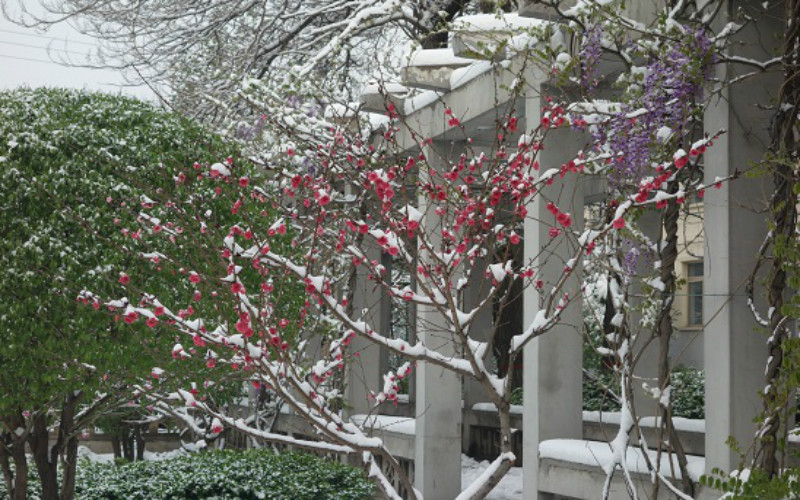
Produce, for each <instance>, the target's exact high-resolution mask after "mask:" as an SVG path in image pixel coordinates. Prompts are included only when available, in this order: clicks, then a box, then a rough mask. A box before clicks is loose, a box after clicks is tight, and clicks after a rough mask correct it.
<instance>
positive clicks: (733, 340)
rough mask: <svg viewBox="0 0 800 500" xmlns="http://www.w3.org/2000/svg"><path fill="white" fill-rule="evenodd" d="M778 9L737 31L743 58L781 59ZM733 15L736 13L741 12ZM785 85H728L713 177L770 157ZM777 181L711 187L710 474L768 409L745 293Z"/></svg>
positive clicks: (731, 459)
mask: <svg viewBox="0 0 800 500" xmlns="http://www.w3.org/2000/svg"><path fill="white" fill-rule="evenodd" d="M740 4H741V5H740ZM756 4H758V5H760V2H736V3H735V4H734V5H735V7H734V6H731V5H727V6H726V8H728V9H734V8H736V9H738V8H740V7H741V8H746V7H747V6H748V5H751V6H752V5H756ZM771 10H772V12H770V13H769V14H762V13H758V14H756V15H755V18H756V19H758V21H757V23H756V24H751V25H748V26H747V27H746V28H745V29H744V30H743V31H742V32H741V33H740V34H739V35H737V37H738V38H740V39H741V41H742V44H741V45H736V46H735V47H734V48H733V49H732V50H734V51H735V52H736V55H738V56H740V57H745V58H752V59H755V60H766V59H769V58H770V57H773V56H774V54H772V53H771V52H770V50H771V48H774V47H775V46H776V45H777V43H778V40H777V37H776V35H777V34H778V33H781V31H780V30H781V29H782V27H781V22H780V19H781V17H782V12H781V7H780V6H776V7H773V8H772V9H771ZM726 14H727V15H728V16H733V15H734V12H728V13H726ZM722 17H724V18H725V17H726V16H722ZM727 19H728V18H725V19H721V20H720V23H724V22H725V21H726V20H727ZM717 71H718V74H717V77H719V78H721V79H722V81H730V80H731V79H732V78H735V77H736V76H737V75H738V74H741V73H743V72H750V71H751V69H750V68H746V67H741V66H736V65H720V66H719V67H718V68H717ZM779 83H780V73H779V72H775V73H773V74H761V75H758V76H755V77H752V78H750V79H747V80H745V81H744V82H742V83H737V84H735V85H733V86H731V87H727V88H726V89H724V90H723V91H722V92H721V95H720V96H719V97H715V98H714V100H713V101H712V105H711V106H710V107H709V109H708V111H707V112H706V115H705V130H706V131H707V132H708V133H710V134H714V133H717V132H719V131H720V130H722V129H725V130H727V133H726V134H724V135H723V136H721V137H720V138H718V139H717V140H716V142H715V143H714V146H713V147H712V148H710V149H709V151H708V152H707V153H706V155H705V169H706V170H705V179H706V181H707V182H713V181H714V179H715V178H716V177H725V176H727V175H730V174H732V173H733V172H735V171H746V170H748V169H749V168H750V167H751V164H752V162H758V161H760V160H761V159H762V158H763V157H764V154H765V153H766V148H767V145H768V144H769V138H768V128H769V124H770V118H771V116H772V113H773V112H772V111H769V110H764V109H763V107H762V106H768V105H774V104H775V102H774V100H775V97H776V96H777V93H778V86H779ZM770 186H771V182H770V179H769V178H767V177H761V178H756V179H751V178H748V177H747V176H743V177H741V178H739V179H736V180H734V181H732V182H729V183H725V184H723V186H722V188H721V189H709V190H707V191H706V193H705V197H704V208H705V221H704V223H705V245H706V249H705V261H704V262H705V275H704V277H703V279H704V284H703V293H704V296H703V321H704V322H705V333H704V335H705V339H704V340H705V342H704V357H705V371H706V423H707V425H706V472H707V473H710V472H711V469H712V468H714V467H719V468H720V469H722V470H725V471H730V470H731V469H733V468H734V467H737V466H738V463H739V458H738V456H736V454H735V453H733V452H732V451H731V449H730V447H729V446H728V445H726V444H725V442H726V440H727V439H728V437H729V436H732V437H733V438H735V439H736V440H737V441H738V442H739V444H741V445H742V448H743V449H746V448H747V447H748V446H749V445H750V443H751V442H752V440H753V436H754V432H755V424H753V418H754V417H755V416H756V415H757V414H758V413H759V411H760V410H761V399H760V397H759V395H758V393H759V391H761V390H762V389H763V385H764V366H765V363H766V358H767V354H768V353H767V348H766V344H765V340H766V337H765V336H764V334H763V333H761V332H759V331H757V325H756V323H755V321H754V320H753V317H752V315H751V313H750V311H749V309H748V306H747V303H746V300H745V297H744V284H745V281H746V279H747V277H748V275H749V274H750V273H751V272H752V270H753V268H754V265H755V262H756V252H757V250H758V247H759V245H760V243H761V242H762V240H763V238H764V236H765V234H766V229H767V228H766V220H765V214H764V213H763V211H762V210H763V209H764V208H765V207H766V205H767V196H768V194H769V188H770ZM760 211H761V212H760ZM759 305H762V306H763V304H759ZM762 310H763V309H762Z"/></svg>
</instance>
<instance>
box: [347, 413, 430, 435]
mask: <svg viewBox="0 0 800 500" xmlns="http://www.w3.org/2000/svg"><path fill="white" fill-rule="evenodd" d="M350 420H352V422H353V423H354V424H356V425H357V426H359V427H360V428H362V429H375V430H384V431H391V432H397V433H399V434H410V435H412V436H413V435H414V433H415V432H416V431H415V429H416V421H415V420H414V419H413V418H410V417H392V416H389V415H353V416H352V417H350Z"/></svg>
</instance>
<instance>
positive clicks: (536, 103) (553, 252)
mask: <svg viewBox="0 0 800 500" xmlns="http://www.w3.org/2000/svg"><path fill="white" fill-rule="evenodd" d="M540 110H541V96H540V91H539V88H538V85H537V86H536V88H533V89H531V90H529V91H528V95H526V104H525V116H526V120H527V128H528V129H529V130H530V129H532V128H534V127H535V126H536V125H537V124H538V122H539V118H540V113H541V111H540ZM571 134H573V133H571V132H570V131H569V130H553V131H551V132H550V133H549V134H548V136H547V139H546V141H545V149H544V150H543V151H542V153H543V154H542V155H541V157H540V163H541V165H542V171H544V170H547V169H548V168H553V167H558V166H560V165H561V164H562V163H563V162H564V161H566V160H568V159H569V158H570V157H571V156H570V154H571V153H575V152H576V151H577V149H578V148H579V146H578V145H577V144H576V143H575V141H574V135H571ZM548 201H554V202H555V203H556V204H557V205H558V206H559V207H560V208H561V209H562V210H564V211H568V212H570V213H571V214H572V219H573V225H572V227H571V229H572V230H574V231H580V230H581V228H582V227H583V188H582V186H580V185H579V184H578V183H577V182H576V180H575V176H568V177H565V178H564V179H557V180H556V182H554V183H553V185H552V186H550V187H548V188H546V189H544V190H543V191H541V192H540V194H539V195H538V196H536V198H535V200H534V201H533V203H532V204H531V206H530V207H529V209H528V210H529V213H528V218H527V219H526V220H525V234H524V236H525V262H529V261H530V260H531V259H535V265H536V266H537V269H539V271H538V274H539V275H540V276H541V277H542V278H543V279H545V284H544V287H543V288H542V291H543V292H546V291H549V290H550V289H551V288H552V286H553V284H554V283H555V280H557V279H559V278H561V276H562V275H563V268H564V264H565V263H566V261H567V260H568V259H570V258H571V257H572V254H573V253H574V246H575V245H574V244H573V242H574V239H572V238H566V237H564V236H561V237H559V238H557V239H556V240H555V241H553V240H552V239H551V238H550V236H549V234H548V231H549V229H550V227H552V226H553V225H554V224H555V219H554V217H553V215H552V214H550V213H549V212H548V211H547V209H546V208H545V207H546V205H547V202H548ZM564 291H569V292H570V296H571V297H574V299H573V302H572V303H571V304H570V305H569V307H568V308H567V309H566V310H565V311H564V312H563V314H562V319H561V322H560V323H559V325H557V326H556V327H554V328H553V329H552V330H551V331H550V332H548V333H546V334H544V335H543V336H541V337H539V338H537V339H535V340H533V341H532V342H531V343H529V344H528V345H527V346H526V347H525V349H524V355H523V359H524V368H523V374H524V375H523V393H524V402H523V411H524V413H523V434H522V436H523V438H522V439H523V460H524V462H523V473H524V474H523V484H524V488H523V498H524V499H525V500H537V499H539V498H540V496H539V477H538V474H539V443H540V442H541V441H543V440H546V439H554V438H577V439H580V438H581V434H582V392H581V380H582V360H583V350H582V346H583V315H582V313H581V305H580V273H574V274H573V277H572V278H571V279H570V280H569V282H568V283H567V286H566V288H565V289H564ZM542 299H543V296H542V295H540V294H539V292H538V290H537V289H536V288H535V287H529V288H527V289H525V293H524V300H525V308H524V316H523V318H524V321H523V324H524V325H526V326H527V325H529V324H531V322H532V321H533V319H534V317H535V316H536V313H537V311H538V309H539V306H540V304H541V300H542ZM544 496H545V495H542V497H544Z"/></svg>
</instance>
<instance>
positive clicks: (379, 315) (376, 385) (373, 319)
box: [345, 245, 390, 415]
mask: <svg viewBox="0 0 800 500" xmlns="http://www.w3.org/2000/svg"><path fill="white" fill-rule="evenodd" d="M365 246H366V250H367V252H366V253H367V258H369V259H371V260H378V261H379V262H381V261H382V256H381V249H380V248H379V247H378V246H376V245H365ZM368 274H369V272H368V270H367V266H364V265H361V266H358V269H357V271H356V285H355V290H354V293H353V312H354V316H355V317H357V318H362V319H363V320H364V321H366V322H367V324H369V325H370V327H371V328H372V329H373V330H375V331H377V332H379V333H380V334H381V335H388V333H389V332H388V328H387V327H388V317H389V314H390V312H389V306H390V304H388V300H389V298H388V296H387V295H386V294H385V293H384V291H383V290H382V289H381V288H380V287H379V286H377V285H376V284H375V282H374V281H371V280H369V279H367V276H368ZM350 349H351V351H352V352H358V353H359V357H358V358H356V359H354V360H353V362H351V363H350V364H349V365H348V368H347V369H348V372H347V387H346V390H345V399H346V400H347V402H348V404H349V405H350V413H351V414H353V415H358V414H364V413H369V412H370V410H371V409H372V406H373V402H372V401H370V399H369V395H370V392H376V393H377V392H378V391H380V390H381V388H382V387H383V378H382V376H383V374H384V373H385V372H386V369H387V366H386V364H387V363H386V353H385V352H383V351H382V349H380V347H378V346H377V345H376V344H374V343H372V342H370V341H369V340H367V339H365V338H363V337H360V336H356V337H354V338H353V340H352V342H351V343H350Z"/></svg>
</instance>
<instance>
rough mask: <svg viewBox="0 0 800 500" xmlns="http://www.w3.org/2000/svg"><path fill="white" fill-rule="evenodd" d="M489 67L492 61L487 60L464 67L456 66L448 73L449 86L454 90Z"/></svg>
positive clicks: (490, 67)
mask: <svg viewBox="0 0 800 500" xmlns="http://www.w3.org/2000/svg"><path fill="white" fill-rule="evenodd" d="M491 69H492V63H490V62H489V61H478V62H475V63H473V64H470V65H469V66H467V67H465V68H458V69H457V70H455V71H453V73H452V74H451V75H450V88H451V89H452V90H455V89H457V88H458V87H461V86H462V85H464V84H466V83H468V82H470V81H472V80H474V79H475V78H477V77H478V76H480V75H482V74H484V73H486V72H487V71H489V70H491Z"/></svg>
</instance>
